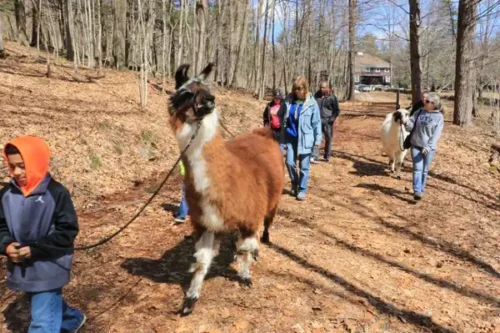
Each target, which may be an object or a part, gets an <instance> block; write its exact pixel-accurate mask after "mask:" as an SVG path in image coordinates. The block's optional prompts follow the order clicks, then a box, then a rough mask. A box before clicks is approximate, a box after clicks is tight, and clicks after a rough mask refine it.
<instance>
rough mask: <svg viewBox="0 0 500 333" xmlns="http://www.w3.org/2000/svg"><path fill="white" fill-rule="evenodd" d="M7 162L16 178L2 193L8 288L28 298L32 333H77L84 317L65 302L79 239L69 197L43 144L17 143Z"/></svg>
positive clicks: (33, 140) (8, 149)
mask: <svg viewBox="0 0 500 333" xmlns="http://www.w3.org/2000/svg"><path fill="white" fill-rule="evenodd" d="M3 156H4V158H5V161H6V162H7V165H8V167H9V171H10V175H11V177H12V180H11V182H10V183H9V185H8V186H6V187H4V188H3V189H2V190H1V191H0V203H1V204H0V254H3V255H6V256H7V257H8V260H7V286H8V287H9V288H11V289H13V290H19V291H24V292H26V293H27V294H28V296H29V297H30V300H31V323H30V327H29V330H28V332H29V333H59V332H77V331H78V330H79V329H80V328H81V327H82V326H83V324H84V323H85V319H86V317H85V315H84V314H83V313H82V312H80V311H79V310H77V309H73V308H71V307H69V306H68V305H67V304H66V302H65V301H64V299H63V297H62V288H63V286H65V285H67V284H68V283H69V280H70V271H71V264H72V261H73V242H74V240H75V237H76V236H77V234H78V219H77V216H76V212H75V208H74V207H73V202H72V201H71V196H70V194H69V192H68V190H67V189H66V188H65V187H64V186H63V185H62V184H60V183H58V182H57V181H55V180H54V179H53V178H52V177H51V175H50V173H49V172H48V169H49V162H50V151H49V148H48V146H47V144H46V143H45V142H44V141H43V139H41V138H38V137H34V136H24V137H19V138H17V139H15V140H13V141H11V142H9V143H7V145H5V147H4V150H3Z"/></svg>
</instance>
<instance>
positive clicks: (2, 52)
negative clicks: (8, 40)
mask: <svg viewBox="0 0 500 333" xmlns="http://www.w3.org/2000/svg"><path fill="white" fill-rule="evenodd" d="M4 57H5V48H4V46H3V25H2V15H1V14H0V59H1V58H4Z"/></svg>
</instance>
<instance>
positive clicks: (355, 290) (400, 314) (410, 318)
mask: <svg viewBox="0 0 500 333" xmlns="http://www.w3.org/2000/svg"><path fill="white" fill-rule="evenodd" d="M269 247H270V248H271V249H272V250H274V251H276V252H277V253H279V254H281V255H284V256H286V257H288V258H289V259H291V260H293V261H294V262H296V263H297V264H299V265H300V266H302V267H303V268H305V269H308V270H310V271H312V272H315V273H317V274H320V275H321V276H323V277H324V278H326V279H328V280H330V281H332V282H333V283H335V284H337V285H339V286H341V287H342V288H344V289H345V290H346V291H348V292H350V293H352V294H354V295H356V296H358V297H361V298H364V299H366V300H367V301H368V302H369V303H370V304H371V305H372V306H373V307H374V308H375V309H376V310H377V311H378V312H379V313H383V314H386V315H390V316H396V317H397V318H399V319H400V320H401V321H403V322H406V323H409V324H411V325H414V326H416V327H423V328H426V329H427V330H430V331H431V332H434V333H454V332H455V331H454V330H453V329H450V328H447V327H444V326H441V325H439V324H437V323H435V322H434V321H433V320H432V319H431V318H430V317H428V316H425V315H422V314H419V313H417V312H415V311H410V310H406V309H401V308H398V307H397V306H395V305H394V304H391V303H389V302H386V301H384V300H383V299H381V298H380V297H378V296H376V295H374V294H371V293H370V292H368V291H365V290H363V289H361V288H359V287H357V286H355V285H354V284H352V283H351V282H349V281H348V280H346V279H344V278H343V277H342V276H340V275H338V274H335V273H333V272H330V271H328V270H327V269H324V268H323V267H320V266H318V265H315V264H313V263H310V262H309V261H307V260H306V259H304V258H302V257H300V256H299V255H297V254H295V253H294V252H293V251H291V250H289V249H287V248H284V247H282V246H280V245H278V244H270V245H269Z"/></svg>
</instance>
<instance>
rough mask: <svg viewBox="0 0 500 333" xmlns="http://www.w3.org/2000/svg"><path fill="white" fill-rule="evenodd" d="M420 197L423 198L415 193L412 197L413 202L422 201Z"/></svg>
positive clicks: (420, 194)
mask: <svg viewBox="0 0 500 333" xmlns="http://www.w3.org/2000/svg"><path fill="white" fill-rule="evenodd" d="M422 197H423V194H422V193H415V194H414V195H413V199H415V201H420V200H422Z"/></svg>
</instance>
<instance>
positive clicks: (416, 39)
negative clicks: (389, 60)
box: [409, 0, 422, 103]
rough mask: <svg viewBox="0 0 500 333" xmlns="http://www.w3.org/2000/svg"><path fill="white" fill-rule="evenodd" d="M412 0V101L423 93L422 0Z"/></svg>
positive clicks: (418, 98) (415, 100)
mask: <svg viewBox="0 0 500 333" xmlns="http://www.w3.org/2000/svg"><path fill="white" fill-rule="evenodd" d="M409 1H410V63H411V92H412V103H416V102H417V101H418V100H420V96H421V94H422V69H421V65H420V24H421V22H422V21H421V17H420V0H409Z"/></svg>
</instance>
